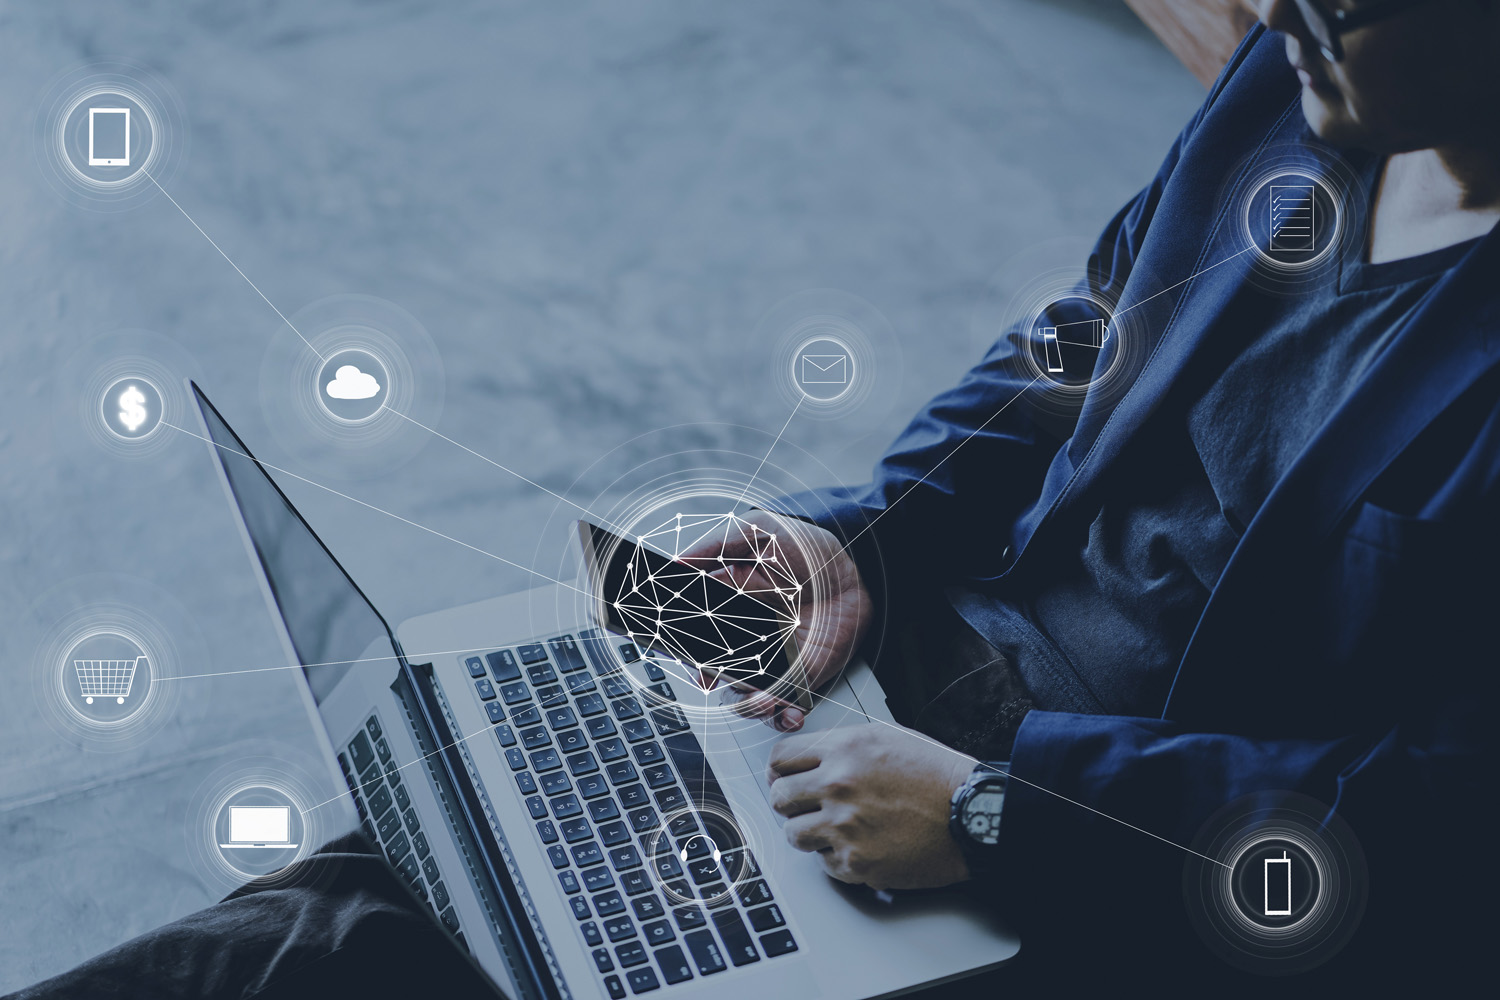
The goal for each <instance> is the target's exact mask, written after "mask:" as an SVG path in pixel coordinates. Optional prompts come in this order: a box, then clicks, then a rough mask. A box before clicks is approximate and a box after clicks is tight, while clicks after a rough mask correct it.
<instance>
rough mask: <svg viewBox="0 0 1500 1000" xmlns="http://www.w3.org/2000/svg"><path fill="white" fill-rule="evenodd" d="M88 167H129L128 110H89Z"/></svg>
mask: <svg viewBox="0 0 1500 1000" xmlns="http://www.w3.org/2000/svg"><path fill="white" fill-rule="evenodd" d="M89 166H91V167H128V166H130V109H129V108H89Z"/></svg>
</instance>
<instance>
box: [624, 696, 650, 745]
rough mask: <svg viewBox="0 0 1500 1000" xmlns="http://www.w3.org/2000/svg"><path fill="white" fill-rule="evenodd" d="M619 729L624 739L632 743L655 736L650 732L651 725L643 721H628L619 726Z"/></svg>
mask: <svg viewBox="0 0 1500 1000" xmlns="http://www.w3.org/2000/svg"><path fill="white" fill-rule="evenodd" d="M617 704H618V703H617ZM620 728H621V730H623V731H624V733H625V738H626V739H627V740H629V741H630V742H632V743H639V742H640V741H641V740H649V739H650V738H651V737H653V736H655V735H656V734H655V733H653V732H652V731H651V723H649V722H647V721H646V720H645V719H628V720H626V721H624V722H622V723H621V724H620Z"/></svg>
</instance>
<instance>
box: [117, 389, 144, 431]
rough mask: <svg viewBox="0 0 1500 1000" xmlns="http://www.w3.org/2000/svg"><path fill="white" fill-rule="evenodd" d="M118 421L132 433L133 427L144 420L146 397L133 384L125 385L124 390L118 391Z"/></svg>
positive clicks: (139, 424)
mask: <svg viewBox="0 0 1500 1000" xmlns="http://www.w3.org/2000/svg"><path fill="white" fill-rule="evenodd" d="M119 402H120V423H122V424H124V425H125V429H126V430H127V431H129V432H130V433H132V434H134V433H135V429H136V428H137V427H139V426H141V424H143V423H145V422H146V407H145V406H143V405H142V404H143V403H145V402H146V397H145V396H144V395H142V394H141V390H139V389H137V388H136V387H135V386H133V385H131V386H126V388H125V391H124V392H122V393H120V400H119Z"/></svg>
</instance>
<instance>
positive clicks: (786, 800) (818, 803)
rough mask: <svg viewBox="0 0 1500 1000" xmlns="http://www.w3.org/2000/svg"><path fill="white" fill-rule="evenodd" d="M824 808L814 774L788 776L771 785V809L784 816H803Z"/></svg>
mask: <svg viewBox="0 0 1500 1000" xmlns="http://www.w3.org/2000/svg"><path fill="white" fill-rule="evenodd" d="M822 807H823V799H822V796H821V795H820V794H819V793H818V788H817V782H816V780H815V776H814V772H808V771H804V772H802V773H800V774H791V775H786V776H783V777H781V778H778V779H777V780H776V781H775V783H773V784H772V785H771V808H772V809H774V810H776V811H777V812H778V813H780V814H781V815H783V816H801V815H802V814H803V813H810V812H817V811H818V810H819V809H821V808H822Z"/></svg>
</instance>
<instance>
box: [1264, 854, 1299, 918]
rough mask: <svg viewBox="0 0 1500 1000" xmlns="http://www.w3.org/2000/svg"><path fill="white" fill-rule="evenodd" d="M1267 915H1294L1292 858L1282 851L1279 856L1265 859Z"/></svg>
mask: <svg viewBox="0 0 1500 1000" xmlns="http://www.w3.org/2000/svg"><path fill="white" fill-rule="evenodd" d="M1265 875H1266V886H1265V898H1264V900H1263V902H1264V903H1265V911H1266V916H1268V917H1290V916H1291V915H1292V859H1291V858H1289V857H1287V856H1286V851H1282V852H1281V857H1279V858H1266V860H1265Z"/></svg>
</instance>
